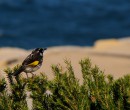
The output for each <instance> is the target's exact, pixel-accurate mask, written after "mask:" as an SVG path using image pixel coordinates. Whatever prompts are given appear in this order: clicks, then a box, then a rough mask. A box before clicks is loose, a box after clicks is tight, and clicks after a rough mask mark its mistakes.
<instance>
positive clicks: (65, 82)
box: [0, 59, 130, 110]
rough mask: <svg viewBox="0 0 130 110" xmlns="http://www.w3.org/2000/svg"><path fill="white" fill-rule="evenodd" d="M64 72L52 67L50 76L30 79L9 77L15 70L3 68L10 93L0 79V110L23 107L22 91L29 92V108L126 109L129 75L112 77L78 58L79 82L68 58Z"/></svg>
mask: <svg viewBox="0 0 130 110" xmlns="http://www.w3.org/2000/svg"><path fill="white" fill-rule="evenodd" d="M65 63H66V71H63V69H62V67H61V66H60V65H56V66H55V65H54V66H52V70H53V73H54V79H53V80H51V81H49V80H48V79H47V77H46V76H45V75H44V74H42V73H41V74H40V75H39V76H35V77H33V78H28V79H25V78H20V77H15V78H13V77H12V73H13V72H14V71H16V69H17V68H18V67H16V68H14V69H13V70H11V69H7V70H6V71H5V72H6V73H7V76H8V80H9V82H10V84H9V85H10V88H11V90H10V91H11V94H8V92H7V90H6V81H5V80H4V79H2V80H0V110H27V109H28V107H27V102H26V97H27V96H26V91H30V92H31V96H30V97H31V98H32V100H33V105H32V107H33V110H129V109H130V75H126V76H124V77H123V78H120V79H117V80H114V78H113V77H112V76H111V75H108V76H105V75H104V72H102V71H101V70H100V69H99V68H98V67H97V66H94V67H93V66H92V65H91V62H90V60H89V59H84V60H81V61H80V66H81V70H82V76H83V84H80V83H79V80H78V79H77V78H76V77H75V75H74V70H73V67H72V65H71V62H70V61H65Z"/></svg>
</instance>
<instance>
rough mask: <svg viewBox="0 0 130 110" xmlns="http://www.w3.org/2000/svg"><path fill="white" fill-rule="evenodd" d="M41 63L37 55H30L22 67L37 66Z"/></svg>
mask: <svg viewBox="0 0 130 110" xmlns="http://www.w3.org/2000/svg"><path fill="white" fill-rule="evenodd" d="M38 63H39V61H38V60H37V56H36V55H32V54H30V55H28V56H27V58H26V59H25V60H24V61H23V63H22V65H23V66H24V65H30V66H32V65H34V66H36V65H37V64H38Z"/></svg>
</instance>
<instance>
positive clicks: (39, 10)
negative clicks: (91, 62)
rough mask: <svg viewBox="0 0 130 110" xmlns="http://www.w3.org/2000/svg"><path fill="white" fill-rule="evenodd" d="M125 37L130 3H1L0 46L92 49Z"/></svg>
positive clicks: (119, 0) (129, 25)
mask: <svg viewBox="0 0 130 110" xmlns="http://www.w3.org/2000/svg"><path fill="white" fill-rule="evenodd" d="M127 36H130V1H129V0H0V47H5V46H11V47H20V48H25V49H31V48H35V47H50V46H60V45H78V46H91V45H93V43H94V42H95V41H96V40H98V39H107V38H122V37H127Z"/></svg>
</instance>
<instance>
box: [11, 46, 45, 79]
mask: <svg viewBox="0 0 130 110" xmlns="http://www.w3.org/2000/svg"><path fill="white" fill-rule="evenodd" d="M45 50H47V48H36V49H34V50H33V51H32V53H31V54H29V55H28V56H27V57H26V58H25V60H24V61H23V62H22V65H21V66H20V67H19V69H18V70H16V72H14V73H13V76H18V75H19V74H20V73H22V72H25V73H26V76H27V78H28V73H31V74H32V75H34V74H33V72H35V71H37V70H38V69H39V68H40V67H41V66H42V62H43V53H44V51H45Z"/></svg>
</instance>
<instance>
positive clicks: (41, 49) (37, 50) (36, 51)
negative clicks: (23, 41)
mask: <svg viewBox="0 0 130 110" xmlns="http://www.w3.org/2000/svg"><path fill="white" fill-rule="evenodd" d="M45 50H47V48H36V49H34V50H33V51H32V54H40V55H41V56H42V55H43V52H44V51H45Z"/></svg>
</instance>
